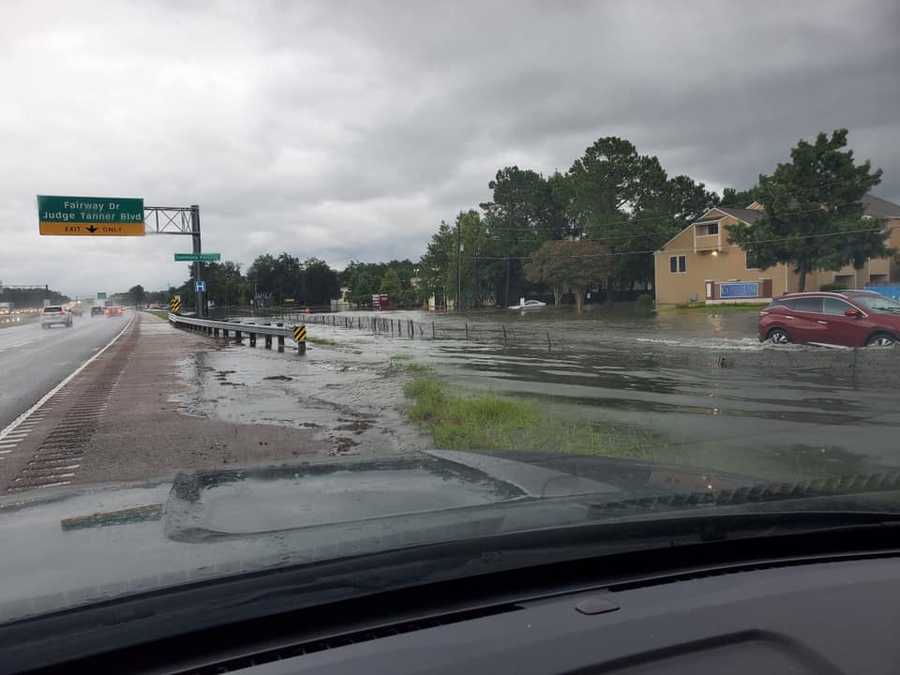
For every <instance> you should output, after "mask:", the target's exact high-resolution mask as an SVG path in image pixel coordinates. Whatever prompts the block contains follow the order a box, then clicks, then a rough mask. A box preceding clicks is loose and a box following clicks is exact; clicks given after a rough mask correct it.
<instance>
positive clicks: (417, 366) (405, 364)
mask: <svg viewBox="0 0 900 675" xmlns="http://www.w3.org/2000/svg"><path fill="white" fill-rule="evenodd" d="M411 359H412V357H411V356H406V355H404V354H394V355H393V356H391V359H390V363H389V365H390V367H391V369H394V370H400V371H402V372H404V373H408V374H410V375H415V376H424V375H431V374H433V373H434V369H433V368H432V367H431V366H426V365H425V364H424V363H416V362H414V361H412V360H411Z"/></svg>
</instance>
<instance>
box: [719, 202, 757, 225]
mask: <svg viewBox="0 0 900 675" xmlns="http://www.w3.org/2000/svg"><path fill="white" fill-rule="evenodd" d="M716 208H717V209H718V210H719V211H722V212H723V213H727V214H728V215H729V216H734V217H735V218H738V219H739V220H743V221H744V222H745V223H755V222H756V221H757V220H759V219H760V218H762V217H763V215H765V213H764V212H763V211H760V210H758V209H735V208H732V207H730V206H717V207H716Z"/></svg>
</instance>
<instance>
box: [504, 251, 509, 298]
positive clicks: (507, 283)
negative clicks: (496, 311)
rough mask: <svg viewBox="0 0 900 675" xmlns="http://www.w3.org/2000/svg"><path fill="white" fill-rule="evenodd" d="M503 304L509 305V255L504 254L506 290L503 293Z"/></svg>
mask: <svg viewBox="0 0 900 675" xmlns="http://www.w3.org/2000/svg"><path fill="white" fill-rule="evenodd" d="M503 304H504V305H507V306H508V305H509V256H506V291H504V293H503Z"/></svg>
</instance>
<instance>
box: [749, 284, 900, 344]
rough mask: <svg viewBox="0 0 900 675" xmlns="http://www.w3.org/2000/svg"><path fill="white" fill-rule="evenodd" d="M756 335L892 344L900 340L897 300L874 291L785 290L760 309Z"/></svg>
mask: <svg viewBox="0 0 900 675" xmlns="http://www.w3.org/2000/svg"><path fill="white" fill-rule="evenodd" d="M759 339H760V340H769V341H770V342H774V343H778V344H785V343H788V342H811V343H821V344H831V345H844V346H847V347H870V346H872V345H880V346H889V345H893V344H894V343H896V342H900V302H897V301H896V300H891V299H890V298H886V297H884V296H883V295H879V294H878V293H875V292H873V291H842V292H840V293H824V292H818V293H786V294H785V295H783V296H781V297H780V298H778V299H777V300H775V301H774V302H772V304H771V305H769V306H768V307H766V308H765V309H764V310H762V311H761V312H760V313H759Z"/></svg>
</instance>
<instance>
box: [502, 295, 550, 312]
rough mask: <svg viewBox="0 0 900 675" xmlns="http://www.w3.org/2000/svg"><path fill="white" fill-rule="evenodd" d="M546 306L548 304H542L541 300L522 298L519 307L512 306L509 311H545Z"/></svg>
mask: <svg viewBox="0 0 900 675" xmlns="http://www.w3.org/2000/svg"><path fill="white" fill-rule="evenodd" d="M546 306H547V303H546V302H541V301H540V300H526V299H525V298H521V299H520V300H519V304H518V305H510V306H509V309H513V310H523V311H524V310H528V309H544V307H546Z"/></svg>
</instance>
